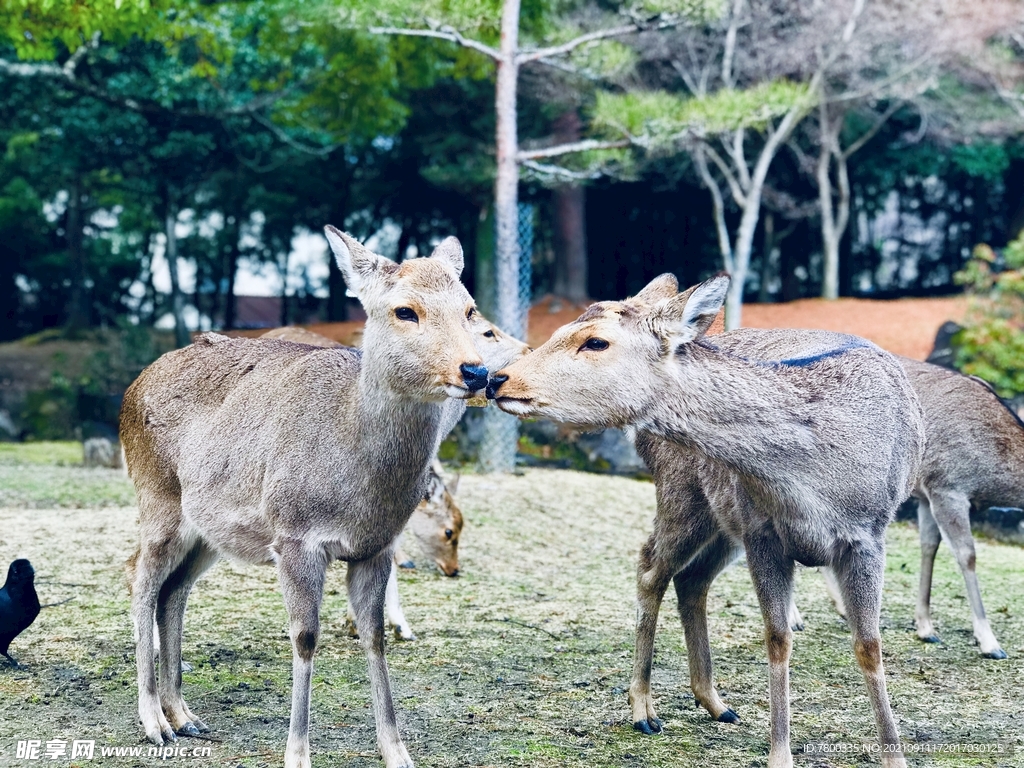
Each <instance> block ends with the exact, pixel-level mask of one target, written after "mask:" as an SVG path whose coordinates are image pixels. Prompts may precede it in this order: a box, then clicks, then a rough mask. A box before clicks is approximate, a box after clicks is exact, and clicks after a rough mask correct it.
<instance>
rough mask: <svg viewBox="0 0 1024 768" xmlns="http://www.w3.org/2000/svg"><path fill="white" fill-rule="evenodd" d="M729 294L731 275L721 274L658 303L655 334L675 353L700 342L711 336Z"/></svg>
mask: <svg viewBox="0 0 1024 768" xmlns="http://www.w3.org/2000/svg"><path fill="white" fill-rule="evenodd" d="M728 291H729V275H727V274H725V273H724V272H723V273H720V274H718V275H715V276H714V277H712V278H711V279H710V280H705V281H704V282H703V283H700V284H699V285H696V286H694V287H693V288H691V289H690V290H688V291H684V292H683V293H680V294H678V295H676V296H674V297H672V298H671V299H668V300H663V301H661V302H658V304H657V305H655V307H654V308H653V309H652V311H651V326H652V329H653V330H654V332H655V333H657V334H658V335H659V336H661V337H662V338H664V339H665V340H667V341H669V342H670V344H671V346H672V348H673V349H675V348H676V347H677V346H679V345H680V344H686V343H687V342H690V341H696V340H697V339H699V338H701V337H702V336H703V335H704V334H705V333H707V332H708V328H710V327H711V324H712V323H714V322H715V317H717V316H718V310H720V309H721V308H722V304H723V303H724V302H725V296H726V294H727V293H728Z"/></svg>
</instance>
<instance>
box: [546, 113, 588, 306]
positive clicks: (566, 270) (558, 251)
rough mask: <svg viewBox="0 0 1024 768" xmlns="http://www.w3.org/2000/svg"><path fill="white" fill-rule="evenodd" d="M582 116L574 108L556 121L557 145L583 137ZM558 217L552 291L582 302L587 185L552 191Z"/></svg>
mask: <svg viewBox="0 0 1024 768" xmlns="http://www.w3.org/2000/svg"><path fill="white" fill-rule="evenodd" d="M581 127H582V126H581V123H580V116H579V113H578V112H577V111H576V110H575V109H570V110H569V111H567V112H564V113H563V114H561V115H560V116H559V117H558V119H557V120H556V121H555V126H554V128H555V130H554V137H555V141H556V143H558V144H571V143H572V142H575V141H579V140H580V128H581ZM551 201H552V204H553V207H554V218H555V232H554V234H555V265H554V266H555V275H554V285H553V286H552V288H553V292H554V293H555V294H556V295H558V296H564V297H565V298H567V299H569V301H572V302H575V303H582V302H584V301H586V299H587V294H588V293H589V291H588V290H587V219H586V187H584V186H582V185H581V184H560V185H559V186H557V187H555V188H554V189H552V190H551Z"/></svg>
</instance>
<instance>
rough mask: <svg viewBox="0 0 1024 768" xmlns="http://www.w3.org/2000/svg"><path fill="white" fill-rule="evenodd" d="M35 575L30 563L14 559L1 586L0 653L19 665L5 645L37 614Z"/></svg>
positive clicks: (24, 628)
mask: <svg viewBox="0 0 1024 768" xmlns="http://www.w3.org/2000/svg"><path fill="white" fill-rule="evenodd" d="M35 578H36V572H35V569H33V568H32V563H30V562H29V561H28V560H15V561H14V562H13V563H11V567H10V568H9V569H8V570H7V581H6V583H5V584H4V585H3V587H2V588H0V655H3V656H6V657H7V659H8V661H10V662H11V664H13V665H14V666H18V662H16V661H15V660H14V658H13V657H12V656H11V655H10V654H9V653H7V649H8V648H9V647H10V645H11V641H12V640H14V638H16V637H17V636H18V635H20V634H21V633H22V632H24V631H25V630H26V629H28V627H29V625H30V624H31V623H32V622H33V621H35V620H36V616H38V615H39V596H38V595H36V585H35Z"/></svg>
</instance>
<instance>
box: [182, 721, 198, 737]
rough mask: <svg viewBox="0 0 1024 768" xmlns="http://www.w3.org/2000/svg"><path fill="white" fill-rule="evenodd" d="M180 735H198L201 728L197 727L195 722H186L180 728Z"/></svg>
mask: <svg viewBox="0 0 1024 768" xmlns="http://www.w3.org/2000/svg"><path fill="white" fill-rule="evenodd" d="M178 735H179V736H198V735H199V729H198V728H196V726H195V724H194V723H185V724H184V725H183V726H181V728H179V729H178Z"/></svg>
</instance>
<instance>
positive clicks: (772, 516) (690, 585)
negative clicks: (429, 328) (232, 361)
mask: <svg viewBox="0 0 1024 768" xmlns="http://www.w3.org/2000/svg"><path fill="white" fill-rule="evenodd" d="M673 284H674V278H671V276H667V277H662V278H658V279H656V280H655V281H652V284H650V285H648V286H647V287H646V288H645V289H644V290H643V291H641V292H640V294H638V295H637V297H635V298H634V299H633V300H626V301H621V302H599V303H597V304H594V305H592V306H590V307H589V308H588V309H587V310H586V311H585V312H584V313H583V315H581V316H580V317H579V318H578V319H577V320H576V321H575V322H573V323H570V324H569V325H566V326H563V327H562V328H560V329H558V330H557V331H556V332H555V333H554V335H553V336H552V337H551V338H550V339H549V340H548V341H547V342H546V343H545V344H543V345H542V346H540V347H539V348H538V349H536V350H535V351H534V352H532V353H531V354H529V355H527V356H525V357H523V358H521V359H519V360H517V361H516V362H514V363H513V364H512V365H510V366H507V367H505V368H503V369H501V370H499V371H498V372H497V373H495V374H493V375H492V376H491V379H490V381H489V383H488V386H487V395H488V397H491V398H493V399H495V401H496V402H497V404H498V406H499V407H500V408H502V410H504V411H506V412H508V413H512V414H515V415H517V416H519V417H543V418H549V419H552V420H554V421H559V422H563V423H567V424H571V425H574V426H578V427H582V428H600V427H609V426H617V427H624V428H628V429H629V430H632V431H633V433H634V435H635V438H634V439H635V443H636V445H637V448H638V450H639V451H640V453H641V456H642V457H643V458H644V459H645V460H646V461H647V462H648V466H650V467H651V469H652V474H653V476H654V480H655V486H656V489H657V499H658V504H657V510H658V511H657V516H656V518H655V522H654V531H653V533H652V534H651V537H650V539H649V540H648V542H647V543H646V544H645V546H644V547H643V548H642V550H641V555H640V562H639V565H638V576H637V588H638V615H637V644H636V651H635V658H634V670H633V679H632V682H631V685H630V692H629V693H630V695H629V699H630V706H631V709H632V716H633V722H634V726H635V727H636V728H637V729H638V730H641V731H643V732H644V733H654V732H657V731H660V730H661V728H662V724H661V721H660V720H659V719H658V718H657V714H656V711H655V708H654V701H653V698H652V696H651V692H650V672H651V666H652V661H653V648H654V632H655V628H656V624H657V616H658V610H659V608H660V604H661V600H662V598H663V596H664V593H665V590H666V589H667V587H668V584H669V582H671V581H674V582H675V587H676V592H677V595H678V597H679V601H680V606H681V608H680V612H681V613H684V612H689V611H692V612H694V613H695V614H697V615H698V616H703V614H704V602H705V600H706V595H707V586H708V585H709V584H710V581H711V579H713V576H712V577H711V578H708V574H717V572H718V571H720V570H721V568H723V567H724V566H725V565H726V564H727V563H728V562H730V561H731V560H732V559H733V558H734V557H735V554H736V553H737V552H738V551H739V550H740V549H745V550H746V555H747V564H748V568H749V571H750V574H751V578H752V580H753V582H754V587H755V591H756V593H757V597H758V601H759V604H760V606H761V612H762V616H763V620H764V624H765V641H766V645H767V651H768V688H769V698H770V710H771V711H770V722H771V739H770V741H771V747H770V750H769V756H768V765H769V767H770V768H786V767H788V766H792V764H793V757H792V754H791V752H790V746H789V668H788V667H789V657H790V650H791V644H792V630H791V628H790V623H789V619H790V603H791V601H792V586H793V571H794V567H795V564H796V563H797V562H799V563H803V564H805V565H815V566H821V565H827V566H829V567H831V568H832V570H833V572H834V573H835V575H836V578H837V580H838V582H839V586H840V589H841V591H842V594H843V597H844V598H845V600H846V604H847V607H848V609H849V610H848V615H849V618H850V624H851V628H852V630H853V637H854V642H853V647H854V654H855V657H856V659H857V662H858V664H859V665H860V667H861V670H862V672H863V675H864V678H865V681H866V683H867V689H868V696H869V699H870V701H871V705H872V708H873V710H874V714H875V720H876V725H877V731H878V740H879V742H880V744H881V745H883V756H882V763H883V765H884V766H886V767H887V768H899V767H901V766H905V765H906V761H905V760H904V758H903V756H902V753H901V751H900V739H899V731H898V728H897V725H896V721H895V717H894V715H893V711H892V708H891V705H890V702H889V697H888V692H887V690H886V684H885V673H884V669H883V664H882V652H881V635H880V631H879V621H880V611H881V597H882V579H883V571H884V563H885V529H886V526H887V525H888V523H889V521H890V520H891V519H892V518H893V516H894V515H895V512H896V509H897V507H898V506H899V505H900V504H901V503H902V502H903V500H904V499H906V498H907V496H909V495H910V492H911V490H912V489H913V481H914V479H915V477H916V475H917V472H918V469H919V466H920V463H921V456H922V452H923V447H924V428H923V417H922V414H921V407H920V404H919V403H918V401H917V398H916V396H915V394H914V391H913V389H912V388H911V385H910V382H909V381H908V378H907V375H906V373H905V372H904V370H903V368H902V366H901V365H900V364H899V362H898V361H897V360H896V359H895V357H894V356H893V355H891V354H889V353H888V352H885V351H883V350H881V349H880V348H878V347H877V346H875V345H874V344H872V343H871V342H869V341H866V340H864V339H860V338H857V337H854V336H848V335H845V334H836V333H830V332H824V331H767V332H764V333H765V334H767V335H768V336H769V337H770V338H771V339H772V340H773V342H774V349H775V354H774V355H772V356H765V355H761V356H758V355H753V354H748V353H747V350H746V349H745V348H744V346H743V344H741V343H737V344H731V345H730V344H729V339H728V337H729V334H728V333H727V334H723V335H720V336H716V337H714V340H713V341H712V340H709V339H707V338H705V335H706V333H707V331H708V329H709V327H710V326H711V324H712V322H713V321H714V318H715V316H716V315H717V313H718V311H719V310H720V308H721V307H722V304H723V303H724V300H725V296H726V292H727V290H728V286H729V277H728V276H727V275H724V274H720V275H717V276H715V277H713V278H711V279H710V280H707V281H705V282H703V283H700V284H699V285H696V286H694V287H693V288H690V289H689V290H687V291H684V292H683V293H676V292H675V289H674V287H673ZM670 287H672V290H671V292H670V293H671V295H667V296H666V295H665V294H667V293H669V291H668V290H667V288H670ZM673 476H675V478H674V479H675V480H677V481H678V482H673ZM677 510H681V513H680V512H677ZM704 629H705V631H704V637H705V638H706V626H705V628H704ZM687 645H688V651H689V654H690V656H691V662H692V659H693V657H694V655H697V656H700V655H704V654H706V655H707V656H708V659H710V651H709V649H708V647H707V646H706V644H705V646H704V647H700V646H699V644H697V643H692V642H691V635H690V629H689V628H687ZM695 686H696V687H695V691H697V690H698V689H700V691H701V694H703V695H705V696H706V697H707V698H706V699H705V700H704V701H703V703H704V704H705V705H706V706H708V707H709V708H710V709H711V710H712V713H713V714H714V715H715V716H716V718H717V719H720V720H724V721H729V722H735V720H736V719H737V718H736V715H735V712H733V711H732V710H731V709H729V708H728V707H726V706H725V705H724V703H723V702H721V701H720V700H717V701H716V700H713V698H712V697H711V692H712V691H713V688H712V687H711V681H710V680H707V681H697V682H696V683H695ZM698 698H699V699H700V695H698ZM885 750H888V751H885Z"/></svg>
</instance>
